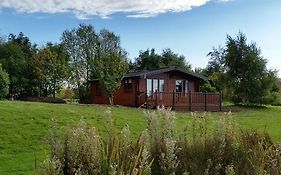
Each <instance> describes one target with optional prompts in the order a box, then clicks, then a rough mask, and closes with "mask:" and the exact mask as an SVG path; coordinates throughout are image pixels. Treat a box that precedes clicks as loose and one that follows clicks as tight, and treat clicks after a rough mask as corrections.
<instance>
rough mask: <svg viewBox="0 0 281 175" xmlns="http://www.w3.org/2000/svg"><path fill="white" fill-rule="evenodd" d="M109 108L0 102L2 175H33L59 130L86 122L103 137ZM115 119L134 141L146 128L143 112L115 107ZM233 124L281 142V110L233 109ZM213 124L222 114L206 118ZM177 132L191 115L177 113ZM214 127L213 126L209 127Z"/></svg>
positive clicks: (0, 168)
mask: <svg viewBox="0 0 281 175" xmlns="http://www.w3.org/2000/svg"><path fill="white" fill-rule="evenodd" d="M106 110H107V106H98V105H69V104H68V105H54V104H43V103H31V102H11V101H1V102H0V111H1V112H0V121H1V122H0V140H1V142H0V148H1V149H0V151H1V152H0V162H1V164H0V174H31V173H32V171H33V170H34V169H35V167H39V164H40V162H42V161H43V160H44V159H45V158H46V156H48V155H49V150H50V149H49V146H48V141H47V140H48V137H49V136H50V133H51V131H53V128H54V127H56V128H57V129H56V131H57V133H58V135H60V136H61V135H63V133H65V131H66V130H67V129H69V128H72V127H74V126H77V124H78V123H79V120H80V119H81V118H83V120H84V121H85V122H86V123H87V124H88V126H90V127H93V126H95V127H96V129H97V131H98V132H101V133H104V131H106V128H105V127H104V123H105V122H104V119H103V118H104V117H103V113H104V111H106ZM111 110H112V118H113V120H114V122H115V128H116V129H117V131H121V130H122V128H123V127H124V126H126V125H128V126H129V128H130V132H131V135H132V137H133V138H137V136H138V135H139V134H140V133H141V131H142V130H143V129H144V128H145V127H146V118H145V116H144V114H143V112H142V109H135V108H125V107H113V108H112V109H111ZM231 110H232V111H236V112H234V113H233V117H234V120H235V121H237V122H238V124H239V126H241V127H242V128H244V129H247V130H249V131H251V130H259V131H261V132H262V131H263V130H265V129H266V131H267V132H268V133H269V135H270V136H271V137H272V139H273V141H274V142H275V143H276V144H278V143H280V141H281V135H280V133H281V128H280V125H281V116H280V113H281V108H280V107H268V108H257V109H250V108H232V109H231ZM207 115H208V116H209V118H210V122H211V123H212V121H216V120H217V119H218V116H220V115H221V113H210V114H207ZM176 116H177V119H176V121H175V122H176V124H175V125H176V130H181V129H182V127H183V125H185V123H190V122H191V121H192V120H191V119H192V117H191V115H190V113H176ZM210 125H211V124H210Z"/></svg>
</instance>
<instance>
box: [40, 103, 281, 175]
mask: <svg viewBox="0 0 281 175" xmlns="http://www.w3.org/2000/svg"><path fill="white" fill-rule="evenodd" d="M145 114H146V118H147V128H146V129H145V130H144V131H143V132H142V133H141V134H140V135H139V137H137V139H133V138H131V137H130V128H129V126H125V127H124V128H123V129H122V130H121V132H119V131H117V130H116V126H115V123H114V121H113V120H112V114H111V111H110V109H108V110H107V111H105V113H104V120H105V121H106V122H105V125H106V132H104V133H102V134H99V133H98V132H97V131H96V130H95V128H91V127H89V126H87V124H86V123H85V122H84V121H83V120H81V121H80V123H79V124H78V126H77V127H76V128H74V129H72V130H70V131H68V132H66V134H65V136H64V137H63V139H62V138H61V137H57V136H56V135H55V134H53V135H52V137H51V139H50V141H51V155H50V156H49V158H48V159H47V160H46V161H45V162H44V163H43V165H42V166H43V171H42V173H41V171H40V173H39V174H44V175H51V174H52V175H53V174H57V175H62V174H64V175H74V174H77V175H78V174H81V175H103V174H111V175H148V174H152V175H153V174H170V175H173V174H192V175H193V174H194V175H201V174H204V175H211V174H212V175H215V174H218V175H221V174H222V175H224V174H226V175H234V174H248V175H255V174H271V175H279V174H281V151H280V148H279V147H278V146H276V145H274V143H273V142H272V141H271V139H270V137H269V136H268V134H266V133H258V132H245V131H243V130H242V131H241V129H240V128H239V126H237V124H236V122H235V121H234V119H233V116H232V114H231V113H225V114H222V115H221V116H220V117H219V118H216V119H215V120H214V121H213V123H212V124H213V125H211V122H210V121H212V119H209V115H208V114H207V113H192V114H191V115H192V118H191V122H188V123H187V125H186V126H184V127H183V129H182V130H179V131H178V132H177V133H175V131H176V130H175V120H176V116H175V113H174V112H172V111H171V110H170V109H164V108H158V110H157V111H146V112H145ZM36 173H37V171H36ZM37 174H38V173H37Z"/></svg>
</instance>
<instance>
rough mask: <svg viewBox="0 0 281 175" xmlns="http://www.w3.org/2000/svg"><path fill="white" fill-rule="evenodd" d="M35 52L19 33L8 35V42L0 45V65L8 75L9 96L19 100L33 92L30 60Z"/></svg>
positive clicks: (26, 38)
mask: <svg viewBox="0 0 281 175" xmlns="http://www.w3.org/2000/svg"><path fill="white" fill-rule="evenodd" d="M35 51H36V45H32V44H31V42H30V40H29V38H28V37H26V36H24V34H23V33H20V34H19V35H18V36H15V35H12V34H10V35H9V38H8V41H7V42H4V43H2V44H1V45H0V63H1V64H2V66H3V68H4V69H5V70H6V71H7V73H8V74H9V79H10V86H9V96H10V97H13V98H19V97H22V96H28V95H32V94H33V92H34V75H33V74H32V71H30V70H31V58H32V55H33V53H34V52H35Z"/></svg>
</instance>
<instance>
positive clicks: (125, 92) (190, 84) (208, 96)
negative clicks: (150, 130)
mask: <svg viewBox="0 0 281 175" xmlns="http://www.w3.org/2000/svg"><path fill="white" fill-rule="evenodd" d="M206 80H207V78H206V77H203V76H200V75H198V74H195V73H193V72H187V71H185V70H183V69H181V68H178V67H170V68H163V69H157V70H152V71H140V72H132V73H128V74H127V75H125V76H124V78H123V80H122V82H121V86H120V88H119V89H118V90H117V91H116V92H115V94H114V104H116V105H124V106H132V107H146V108H156V107H157V106H165V107H171V108H172V109H174V110H185V111H186V110H190V111H219V110H220V101H221V100H220V94H218V93H204V92H199V86H200V83H201V82H204V81H206ZM91 102H92V103H94V104H109V101H108V97H107V96H106V95H105V93H103V91H102V89H101V88H100V85H99V81H98V80H93V81H91Z"/></svg>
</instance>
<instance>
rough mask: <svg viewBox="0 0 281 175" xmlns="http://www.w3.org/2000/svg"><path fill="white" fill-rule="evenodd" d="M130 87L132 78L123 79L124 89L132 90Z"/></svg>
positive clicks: (131, 86)
mask: <svg viewBox="0 0 281 175" xmlns="http://www.w3.org/2000/svg"><path fill="white" fill-rule="evenodd" d="M132 88H133V85H132V79H126V80H125V81H124V89H125V91H127V92H128V91H131V90H132Z"/></svg>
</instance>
